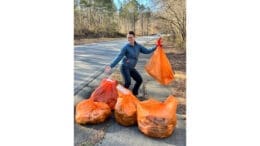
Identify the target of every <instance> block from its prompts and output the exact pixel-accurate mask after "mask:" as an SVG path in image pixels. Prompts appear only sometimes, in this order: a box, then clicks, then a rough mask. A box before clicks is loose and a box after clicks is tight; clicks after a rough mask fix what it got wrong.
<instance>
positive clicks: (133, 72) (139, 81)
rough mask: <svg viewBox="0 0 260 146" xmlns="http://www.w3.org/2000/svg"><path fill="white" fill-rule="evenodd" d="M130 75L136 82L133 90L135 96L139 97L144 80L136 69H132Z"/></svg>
mask: <svg viewBox="0 0 260 146" xmlns="http://www.w3.org/2000/svg"><path fill="white" fill-rule="evenodd" d="M130 75H131V77H133V79H134V80H135V81H136V82H135V85H134V88H133V94H134V95H138V90H139V87H140V86H141V84H142V82H143V79H142V77H141V75H140V74H139V73H138V71H137V70H136V69H131V70H130Z"/></svg>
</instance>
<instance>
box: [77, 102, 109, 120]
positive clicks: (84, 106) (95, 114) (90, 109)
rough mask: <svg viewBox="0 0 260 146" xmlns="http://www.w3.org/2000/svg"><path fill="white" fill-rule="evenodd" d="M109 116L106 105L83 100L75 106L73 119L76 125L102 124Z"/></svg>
mask: <svg viewBox="0 0 260 146" xmlns="http://www.w3.org/2000/svg"><path fill="white" fill-rule="evenodd" d="M110 114H111V110H110V107H109V106H108V105H107V104H106V103H103V102H94V101H93V100H92V99H85V100H83V101H81V102H79V103H78V104H77V106H76V116H75V119H76V122H77V123H78V124H97V123H102V122H104V121H105V120H106V119H107V117H109V115H110Z"/></svg>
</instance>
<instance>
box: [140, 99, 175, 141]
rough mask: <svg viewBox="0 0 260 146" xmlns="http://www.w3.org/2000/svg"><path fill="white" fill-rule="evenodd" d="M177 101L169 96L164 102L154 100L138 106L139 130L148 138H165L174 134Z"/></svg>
mask: <svg viewBox="0 0 260 146" xmlns="http://www.w3.org/2000/svg"><path fill="white" fill-rule="evenodd" d="M176 109H177V100H176V99H175V98H174V97H173V96H169V97H168V98H167V99H166V100H165V101H164V102H160V101H157V100H154V99H149V100H146V101H142V102H140V103H139V104H138V105H137V122H138V128H139V130H140V131H141V132H142V133H144V134H145V135H147V136H150V137H157V138H165V137H168V136H170V135H171V134H172V132H173V130H174V129H175V126H176V124H177V117H176Z"/></svg>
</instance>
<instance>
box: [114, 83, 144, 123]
mask: <svg viewBox="0 0 260 146" xmlns="http://www.w3.org/2000/svg"><path fill="white" fill-rule="evenodd" d="M117 91H118V98H117V102H116V106H115V118H116V121H117V123H119V124H121V125H124V126H130V125H134V124H136V123H137V115H136V113H137V110H136V106H137V103H138V102H139V100H138V99H137V98H136V97H135V96H134V95H133V94H132V92H131V91H130V90H128V89H126V88H124V87H123V86H122V85H120V84H119V85H117Z"/></svg>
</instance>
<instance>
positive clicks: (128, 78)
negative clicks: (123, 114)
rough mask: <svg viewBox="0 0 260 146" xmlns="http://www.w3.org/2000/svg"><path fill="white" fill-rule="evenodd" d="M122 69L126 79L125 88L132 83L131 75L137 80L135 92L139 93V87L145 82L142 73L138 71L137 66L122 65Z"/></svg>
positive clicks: (135, 93)
mask: <svg viewBox="0 0 260 146" xmlns="http://www.w3.org/2000/svg"><path fill="white" fill-rule="evenodd" d="M120 70H121V73H122V75H123V78H124V80H125V85H124V86H125V88H129V86H130V85H131V77H132V78H133V79H134V80H135V85H134V88H133V94H134V95H137V94H138V89H139V87H140V86H141V84H142V82H143V79H142V77H141V75H140V74H139V73H138V72H137V70H136V69H135V68H129V67H127V66H123V65H122V66H121V68H120Z"/></svg>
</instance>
